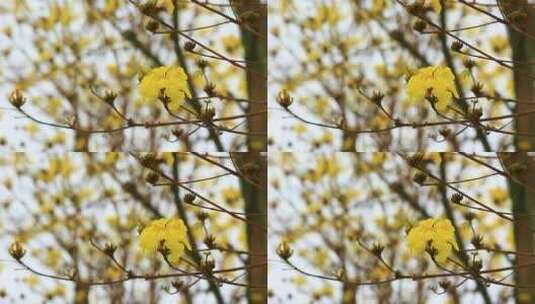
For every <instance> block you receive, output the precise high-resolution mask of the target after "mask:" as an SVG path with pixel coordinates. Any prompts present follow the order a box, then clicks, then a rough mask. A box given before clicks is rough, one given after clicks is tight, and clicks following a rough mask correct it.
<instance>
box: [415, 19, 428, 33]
mask: <svg viewBox="0 0 535 304" xmlns="http://www.w3.org/2000/svg"><path fill="white" fill-rule="evenodd" d="M426 27H427V23H426V22H425V21H423V20H418V21H416V22H414V24H413V26H412V28H413V29H415V30H416V31H417V32H420V33H421V32H423V31H424V30H425V28H426Z"/></svg>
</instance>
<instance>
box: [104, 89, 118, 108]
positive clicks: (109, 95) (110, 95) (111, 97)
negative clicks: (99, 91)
mask: <svg viewBox="0 0 535 304" xmlns="http://www.w3.org/2000/svg"><path fill="white" fill-rule="evenodd" d="M116 98H117V93H115V92H114V91H112V90H108V91H106V93H104V101H105V102H106V103H107V104H110V105H112V104H113V102H114V101H115V99H116Z"/></svg>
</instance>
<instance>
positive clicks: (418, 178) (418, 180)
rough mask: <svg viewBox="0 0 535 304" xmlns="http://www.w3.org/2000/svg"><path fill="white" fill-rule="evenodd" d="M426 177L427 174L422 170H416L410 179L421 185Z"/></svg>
mask: <svg viewBox="0 0 535 304" xmlns="http://www.w3.org/2000/svg"><path fill="white" fill-rule="evenodd" d="M426 179H427V174H425V173H423V172H418V173H416V174H415V175H414V177H413V179H412V180H413V181H414V182H415V183H417V184H418V185H422V184H423V183H424V182H425V180H426Z"/></svg>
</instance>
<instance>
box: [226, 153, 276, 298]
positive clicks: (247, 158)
mask: <svg viewBox="0 0 535 304" xmlns="http://www.w3.org/2000/svg"><path fill="white" fill-rule="evenodd" d="M231 155H232V158H233V160H234V162H235V164H236V167H237V169H238V171H239V172H240V173H241V174H242V175H243V176H245V178H241V179H240V186H241V190H242V193H243V197H244V201H245V212H246V218H247V247H248V251H249V259H248V262H247V266H249V267H250V268H249V270H248V274H247V277H248V284H249V285H250V288H247V300H248V303H251V304H265V303H267V191H266V190H267V160H266V156H265V155H262V154H261V153H256V152H247V153H232V154H231Z"/></svg>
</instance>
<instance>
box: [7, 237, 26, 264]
mask: <svg viewBox="0 0 535 304" xmlns="http://www.w3.org/2000/svg"><path fill="white" fill-rule="evenodd" d="M25 254H26V249H24V247H22V245H21V244H20V243H19V241H15V242H13V243H11V245H10V246H9V255H11V256H12V257H13V258H14V259H15V260H17V261H19V260H20V259H22V258H23V257H24V255H25Z"/></svg>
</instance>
